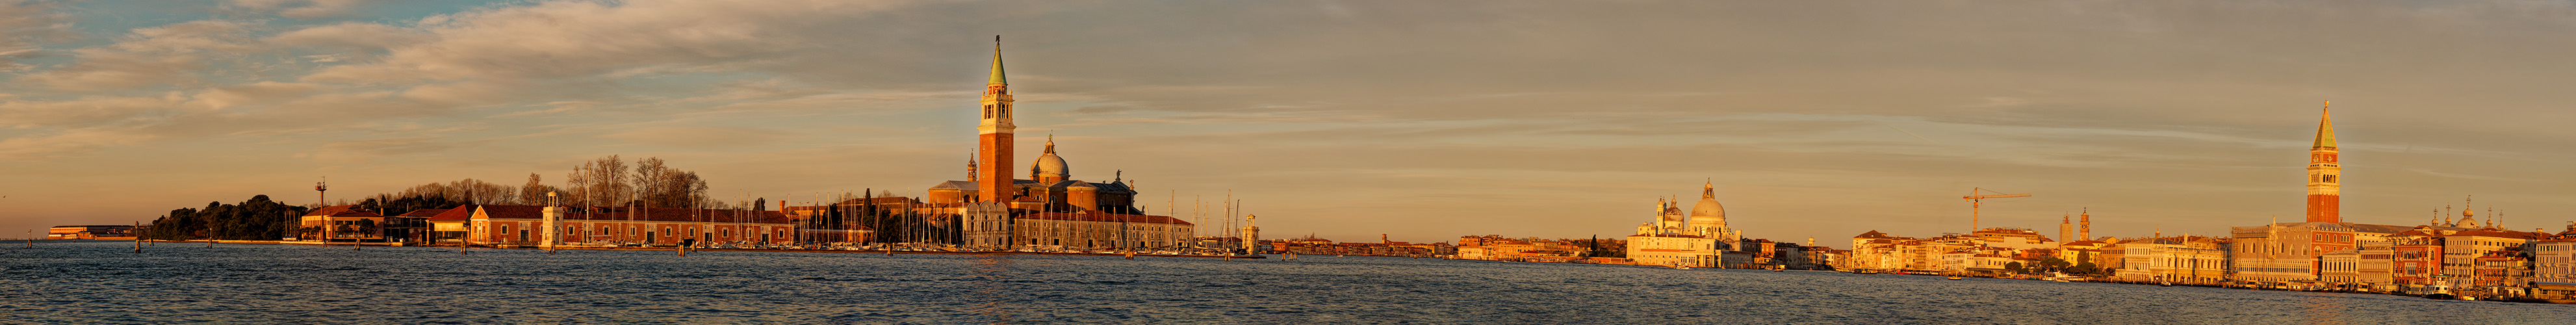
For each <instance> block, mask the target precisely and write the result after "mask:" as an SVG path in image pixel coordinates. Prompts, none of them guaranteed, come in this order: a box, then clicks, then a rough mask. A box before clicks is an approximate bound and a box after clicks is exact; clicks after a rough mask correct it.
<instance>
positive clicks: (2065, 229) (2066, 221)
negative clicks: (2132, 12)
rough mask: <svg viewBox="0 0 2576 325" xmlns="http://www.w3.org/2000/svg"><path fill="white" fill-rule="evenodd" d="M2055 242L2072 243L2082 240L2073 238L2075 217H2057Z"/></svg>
mask: <svg viewBox="0 0 2576 325" xmlns="http://www.w3.org/2000/svg"><path fill="white" fill-rule="evenodd" d="M2057 240H2058V242H2060V243H2072V242H2075V241H2078V240H2083V239H2078V238H2075V217H2073V216H2062V215H2061V216H2057Z"/></svg>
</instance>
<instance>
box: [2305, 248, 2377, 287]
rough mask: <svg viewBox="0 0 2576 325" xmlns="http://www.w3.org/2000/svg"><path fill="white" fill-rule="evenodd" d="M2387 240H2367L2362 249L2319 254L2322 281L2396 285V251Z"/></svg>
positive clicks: (2319, 276)
mask: <svg viewBox="0 0 2576 325" xmlns="http://www.w3.org/2000/svg"><path fill="white" fill-rule="evenodd" d="M2391 247H2392V246H2391V245H2390V243H2389V242H2388V241H2386V240H2374V241H2363V242H2361V244H2360V247H2359V248H2355V249H2347V250H2340V251H2334V252H2329V253H2325V255H2322V256H2319V257H2318V260H2319V261H2320V263H2318V265H2319V267H2318V268H2319V269H2318V270H2317V273H2318V276H2317V277H2318V280H2319V281H2324V282H2327V283H2348V284H2394V283H2397V282H2396V278H2395V277H2394V276H2393V275H2394V273H2393V272H2394V268H2393V266H2392V264H2393V263H2394V262H2395V260H2394V254H2395V251H2394V250H2392V249H2391Z"/></svg>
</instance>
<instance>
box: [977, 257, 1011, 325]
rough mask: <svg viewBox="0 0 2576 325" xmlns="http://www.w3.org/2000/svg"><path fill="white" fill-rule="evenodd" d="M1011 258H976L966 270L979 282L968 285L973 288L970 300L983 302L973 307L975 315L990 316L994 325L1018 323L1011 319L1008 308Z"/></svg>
mask: <svg viewBox="0 0 2576 325" xmlns="http://www.w3.org/2000/svg"><path fill="white" fill-rule="evenodd" d="M1011 257H1012V256H1011V255H986V256H977V257H976V258H975V264H974V265H973V266H969V267H967V268H966V269H967V270H969V271H971V272H973V273H972V274H974V275H975V278H976V279H978V280H981V281H974V282H972V283H971V284H969V285H970V286H973V287H974V289H972V291H973V292H974V295H973V298H971V299H976V300H981V301H983V303H979V304H976V305H975V308H974V311H975V313H977V314H983V315H985V316H990V317H991V318H992V321H993V323H996V324H1001V323H1014V322H1018V321H1017V320H1014V319H1011V309H1010V308H1009V306H1010V305H1009V304H1010V301H1011V298H1010V297H1008V296H1007V295H1008V294H1010V292H1011V281H1010V280H1011V275H1010V271H1011Z"/></svg>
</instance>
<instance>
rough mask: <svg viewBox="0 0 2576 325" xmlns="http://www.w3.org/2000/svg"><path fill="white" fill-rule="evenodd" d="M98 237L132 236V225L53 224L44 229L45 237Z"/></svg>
mask: <svg viewBox="0 0 2576 325" xmlns="http://www.w3.org/2000/svg"><path fill="white" fill-rule="evenodd" d="M100 237H107V238H132V237H134V226H128V225H84V226H54V228H53V229H50V230H46V231H45V239H99V238H100Z"/></svg>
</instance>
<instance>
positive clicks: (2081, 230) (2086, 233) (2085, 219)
mask: <svg viewBox="0 0 2576 325" xmlns="http://www.w3.org/2000/svg"><path fill="white" fill-rule="evenodd" d="M2076 217H2077V218H2081V219H2076V222H2077V223H2076V224H2075V236H2077V237H2084V239H2083V240H2093V208H2084V214H2080V215H2076Z"/></svg>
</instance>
